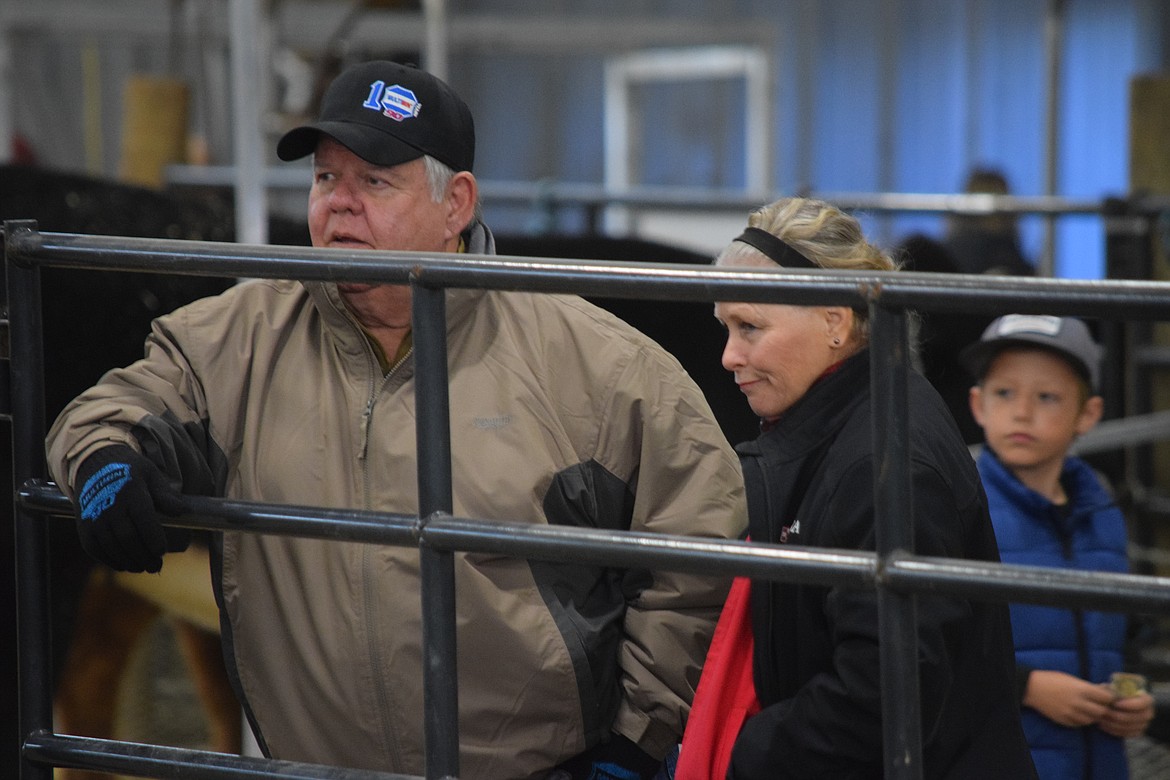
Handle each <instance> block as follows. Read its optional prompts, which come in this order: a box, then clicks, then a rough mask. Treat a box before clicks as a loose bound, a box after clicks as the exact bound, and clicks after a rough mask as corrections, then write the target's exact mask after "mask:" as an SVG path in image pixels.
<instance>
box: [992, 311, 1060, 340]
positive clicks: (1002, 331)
mask: <svg viewBox="0 0 1170 780" xmlns="http://www.w3.org/2000/svg"><path fill="white" fill-rule="evenodd" d="M1016 333H1038V334H1040V335H1043V336H1055V335H1056V334H1058V333H1060V317H1050V316H1048V315H1045V314H1005V315H1004V316H1003V318H1002V319H1001V320H1000V324H999V327H998V328H996V331H995V335H997V336H1011V335H1013V334H1016Z"/></svg>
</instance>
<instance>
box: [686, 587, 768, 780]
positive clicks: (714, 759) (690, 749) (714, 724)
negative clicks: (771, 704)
mask: <svg viewBox="0 0 1170 780" xmlns="http://www.w3.org/2000/svg"><path fill="white" fill-rule="evenodd" d="M750 595H751V580H750V579H748V578H747V577H736V578H735V579H734V580H733V581H732V583H731V591H730V592H729V593H728V594H727V602H726V603H725V604H724V605H723V612H722V613H721V614H720V615H719V622H718V623H717V624H716V626H715V634H714V636H713V637H712V638H711V649H710V650H709V651H707V660H706V661H705V662H704V663H703V674H702V676H701V677H700V678H699V687H698V689H697V690H696V691H695V701H694V703H693V704H692V705H691V714H690V717H689V718H688V719H687V727H686V731H684V732H683V739H682V749H681V750H680V752H679V757H678V766H677V767H676V768H675V772H674V780H724V778H725V777H727V766H728V764H730V763H731V746H732V745H733V744H735V738H736V737H737V736H739V730H740V728H741V727H742V726H743V723H744V721H746V720H747V719H748V718H750V717H751V716H752V715H755V714H756V713H757V712H759V711H760V703H759V701H758V700H757V699H756V686H755V683H754V681H753V680H752V650H753V648H754V646H755V641H754V640H753V639H752V625H751V622H752V621H751V613H750V611H749V609H748V607H749V603H750V598H749V597H750Z"/></svg>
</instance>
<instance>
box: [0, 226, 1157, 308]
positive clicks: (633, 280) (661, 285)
mask: <svg viewBox="0 0 1170 780" xmlns="http://www.w3.org/2000/svg"><path fill="white" fill-rule="evenodd" d="M7 243H8V247H7V251H8V256H9V257H10V258H13V259H14V260H16V261H19V262H23V263H29V264H37V265H42V266H49V267H62V268H88V269H91V270H92V269H104V270H109V271H152V272H157V273H175V274H189V275H211V276H227V277H257V278H293V279H301V280H304V281H364V282H383V283H393V284H408V283H409V282H410V280H411V279H412V278H415V279H416V280H418V281H421V282H423V283H425V284H426V285H427V286H431V287H461V288H470V289H510V290H527V291H531V292H571V293H578V294H582V295H600V296H610V297H617V298H643V299H653V300H681V301H708V302H709V301H714V300H744V301H778V300H783V301H785V302H788V303H798V304H808V305H827V304H836V305H841V304H850V305H865V304H867V303H868V302H869V301H871V300H880V301H881V303H882V305H883V306H887V307H909V308H915V309H918V310H921V311H953V310H959V311H969V312H985V313H996V312H1004V311H1009V310H1010V311H1018V312H1022V313H1029V312H1036V313H1055V314H1080V315H1090V314H1091V315H1095V316H1103V317H1112V318H1118V319H1126V320H1141V319H1170V282H1154V281H1139V280H1128V279H1125V280H1123V279H1116V280H1106V281H1103V280H1088V279H1048V278H1039V277H1007V276H988V275H964V274H940V273H923V272H908V271H866V272H859V271H843V270H824V269H821V270H806V271H794V270H786V271H774V270H770V269H762V268H761V269H755V268H741V269H726V268H714V267H710V266H691V265H683V264H678V263H649V262H647V263H632V262H620V261H603V260H573V259H566V258H532V257H511V256H506V255H475V254H460V255H452V254H449V253H426V252H390V251H380V250H360V251H346V250H339V249H318V248H313V247H292V246H271V245H251V246H250V245H244V244H227V243H218V242H212V241H184V240H172V239H139V238H127V237H110V236H85V235H80V234H71V233H40V232H36V231H14V232H13V233H12V235H11V236H9V237H8V240H7Z"/></svg>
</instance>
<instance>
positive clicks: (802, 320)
mask: <svg viewBox="0 0 1170 780" xmlns="http://www.w3.org/2000/svg"><path fill="white" fill-rule="evenodd" d="M848 311H849V310H848V309H841V308H837V307H831V308H826V307H823V306H788V305H784V304H774V303H716V304H715V318H716V319H717V320H719V321H720V322H721V323H723V326H724V327H725V328H727V345H726V346H725V347H724V348H723V367H724V368H726V369H727V370H728V371H730V372H731V373H732V374H734V375H735V383H736V384H737V385H739V389H740V391H741V392H742V393H743V394H744V395H745V396H746V397H747V401H748V404H749V405H750V406H751V408H752V411H753V412H755V413H756V414H758V415H759V416H760V417H763V418H765V419H769V420H770V419H775V418H776V417H779V416H780V415H781V414H783V413H784V412H785V411H787V410H788V408H789V407H791V406H792V405H793V404H794V403H796V402H797V401H798V400H800V398H801V397H802V396H803V395H804V394H805V393H806V392H807V391H808V389H809V388H810V387H811V386H812V384H813V382H815V381H816V380H817V379H818V378H819V377H820V376H821V374H823V373H824V372H825V369H827V368H828V367H829V366H831V365H833V364H834V363H836V362H837V361H838V360H840V359H841V358H842V357H844V355H845V354H846V352H847V350H845V349H843V348H842V347H843V345H845V344H846V343H847V340H848V336H849V328H850V327H851V325H852V319H851V318H850V317H848V316H847V315H846V312H848ZM834 339H838V340H839V341H838V343H837V344H836V345H834V344H833V340H834Z"/></svg>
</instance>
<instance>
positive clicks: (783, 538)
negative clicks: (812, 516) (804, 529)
mask: <svg viewBox="0 0 1170 780" xmlns="http://www.w3.org/2000/svg"><path fill="white" fill-rule="evenodd" d="M799 534H800V518H799V517H798V518H796V520H794V521H793V522H792V523H791V524H790V525H785V526H782V527H781V528H780V544H787V543H788V537H790V536H797V535H799Z"/></svg>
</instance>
